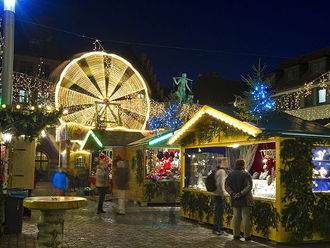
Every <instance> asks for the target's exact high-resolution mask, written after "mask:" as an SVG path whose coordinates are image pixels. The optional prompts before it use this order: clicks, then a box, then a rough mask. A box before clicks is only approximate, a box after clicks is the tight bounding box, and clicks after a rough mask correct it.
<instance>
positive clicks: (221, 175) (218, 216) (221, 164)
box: [213, 157, 227, 235]
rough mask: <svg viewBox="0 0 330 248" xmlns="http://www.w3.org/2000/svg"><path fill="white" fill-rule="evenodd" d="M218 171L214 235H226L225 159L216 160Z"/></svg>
mask: <svg viewBox="0 0 330 248" xmlns="http://www.w3.org/2000/svg"><path fill="white" fill-rule="evenodd" d="M216 161H217V170H216V172H215V175H214V177H215V183H216V186H217V188H216V191H215V192H214V225H213V233H214V234H217V235H222V234H224V231H223V229H224V227H223V212H224V206H225V179H226V171H225V168H227V163H226V161H227V160H225V158H224V157H218V158H216Z"/></svg>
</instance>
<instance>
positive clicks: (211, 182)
mask: <svg viewBox="0 0 330 248" xmlns="http://www.w3.org/2000/svg"><path fill="white" fill-rule="evenodd" d="M215 172H216V170H213V171H212V172H211V174H210V175H208V176H207V177H206V179H205V186H206V190H207V191H209V192H214V191H216V190H217V184H216V181H215Z"/></svg>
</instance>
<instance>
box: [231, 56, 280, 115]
mask: <svg viewBox="0 0 330 248" xmlns="http://www.w3.org/2000/svg"><path fill="white" fill-rule="evenodd" d="M265 69H266V65H263V66H261V64H260V60H259V63H258V65H253V66H252V70H253V71H254V75H253V77H251V76H250V75H248V76H246V77H244V76H242V78H243V81H244V82H245V83H246V84H247V85H248V86H249V87H250V91H249V92H244V93H243V94H244V95H243V96H236V101H235V103H234V106H235V107H237V108H238V109H239V110H240V112H238V115H239V116H240V117H241V118H242V119H244V120H250V121H252V120H258V119H261V118H262V117H263V116H264V115H266V114H267V113H268V112H269V111H271V110H272V109H274V107H275V101H273V100H272V99H271V97H270V96H271V92H270V89H269V88H270V85H271V82H272V78H265V77H264V71H265Z"/></svg>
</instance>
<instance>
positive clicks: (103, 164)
mask: <svg viewBox="0 0 330 248" xmlns="http://www.w3.org/2000/svg"><path fill="white" fill-rule="evenodd" d="M95 176H96V184H95V186H96V188H97V189H98V193H99V202H98V206H97V213H98V214H100V213H105V211H104V210H103V202H104V199H105V194H106V192H107V190H108V188H109V168H108V163H107V161H106V160H102V159H100V163H99V165H98V166H97V167H96V173H95Z"/></svg>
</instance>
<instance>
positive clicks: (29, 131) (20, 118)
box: [0, 104, 62, 140]
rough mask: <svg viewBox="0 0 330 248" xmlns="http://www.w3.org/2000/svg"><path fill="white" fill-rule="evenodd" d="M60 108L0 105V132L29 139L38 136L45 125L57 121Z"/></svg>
mask: <svg viewBox="0 0 330 248" xmlns="http://www.w3.org/2000/svg"><path fill="white" fill-rule="evenodd" d="M61 115H62V110H61V109H60V110H48V109H46V108H43V107H42V108H39V107H35V106H32V105H22V104H20V105H16V106H13V105H2V106H1V107H0V116H1V118H0V132H2V133H5V132H8V133H11V134H12V135H14V136H17V137H18V136H21V135H25V136H26V137H29V138H30V140H33V139H34V138H36V137H38V136H39V134H40V132H41V131H42V130H43V129H44V128H45V127H47V126H52V125H55V124H58V123H59V118H60V116H61Z"/></svg>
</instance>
